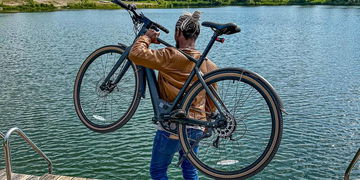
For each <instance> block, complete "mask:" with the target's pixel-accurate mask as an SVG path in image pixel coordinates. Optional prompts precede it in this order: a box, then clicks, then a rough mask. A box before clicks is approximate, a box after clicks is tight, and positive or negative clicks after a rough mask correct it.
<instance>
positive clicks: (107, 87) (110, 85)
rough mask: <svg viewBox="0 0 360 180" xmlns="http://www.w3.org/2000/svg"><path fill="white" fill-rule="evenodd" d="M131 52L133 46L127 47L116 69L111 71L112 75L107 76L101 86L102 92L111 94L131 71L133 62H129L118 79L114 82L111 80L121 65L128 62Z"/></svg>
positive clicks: (115, 66)
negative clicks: (127, 72) (129, 70)
mask: <svg viewBox="0 0 360 180" xmlns="http://www.w3.org/2000/svg"><path fill="white" fill-rule="evenodd" d="M130 50H131V46H129V47H127V48H126V49H125V51H124V53H123V54H122V55H121V56H120V58H119V60H118V61H117V62H116V64H115V65H114V67H113V68H112V69H111V71H110V73H109V74H108V75H107V76H106V78H105V79H104V81H103V82H102V83H101V85H100V89H101V90H102V91H109V92H111V91H112V90H113V89H114V87H116V84H117V83H119V82H120V80H121V78H122V77H123V76H124V74H125V73H126V71H127V70H128V69H129V67H130V65H131V62H130V61H127V62H126V64H125V66H124V67H123V68H122V70H121V72H120V73H119V75H118V77H117V78H116V79H115V81H114V82H112V81H111V80H110V78H111V77H112V76H113V75H114V74H115V72H116V71H117V70H118V68H119V67H120V65H121V64H122V63H123V62H124V61H125V60H126V58H127V57H128V55H129V52H130Z"/></svg>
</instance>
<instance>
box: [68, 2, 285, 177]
mask: <svg viewBox="0 0 360 180" xmlns="http://www.w3.org/2000/svg"><path fill="white" fill-rule="evenodd" d="M112 2H113V3H116V4H118V5H119V6H121V7H122V8H124V9H125V10H126V11H128V12H129V14H130V17H131V19H132V21H133V23H134V29H135V34H137V35H136V38H137V37H139V36H140V35H143V34H145V32H146V31H147V30H148V29H154V30H157V31H159V30H162V31H164V32H165V33H169V31H168V30H167V29H166V28H165V27H163V26H161V25H160V24H158V23H156V22H154V21H151V20H150V19H148V18H147V17H146V16H145V15H144V14H143V13H140V14H138V13H137V12H136V6H135V5H133V4H125V3H123V2H121V1H120V0H113V1H112ZM202 25H203V26H205V27H210V28H211V29H212V30H213V31H214V34H213V36H212V37H211V39H210V42H209V43H208V45H207V47H206V48H205V50H204V52H203V54H202V55H201V57H200V58H199V59H194V58H193V57H191V56H189V55H187V54H186V53H184V52H182V51H181V50H179V51H180V52H181V53H182V54H184V55H185V56H186V57H187V58H188V59H189V61H192V62H193V63H194V64H195V65H194V68H193V70H192V71H191V73H190V75H189V76H188V79H187V80H186V82H185V84H184V86H183V87H182V88H181V90H180V92H179V93H178V95H177V96H176V98H175V100H174V101H173V102H165V101H163V100H161V99H160V98H159V91H158V85H157V81H156V75H155V72H154V70H152V69H148V68H145V67H141V66H137V65H135V64H134V63H132V62H131V61H130V60H128V59H127V57H128V54H129V51H130V49H131V45H130V46H126V45H124V44H121V43H119V44H118V45H109V46H104V47H101V48H99V49H97V50H96V51H94V52H93V53H91V54H90V55H89V56H88V57H87V58H86V60H85V61H84V62H83V64H82V65H81V67H80V69H79V72H78V74H77V76H76V80H75V86H74V94H73V96H74V103H75V110H76V112H77V115H78V116H79V118H80V120H81V122H82V123H83V124H84V125H85V126H86V127H87V128H89V129H91V130H93V131H95V132H100V133H107V132H112V131H115V130H117V129H119V128H121V127H122V126H124V125H125V124H126V123H127V122H128V121H129V120H130V119H131V117H132V116H133V114H134V113H135V111H136V109H137V107H138V105H139V102H140V100H141V97H143V98H145V91H146V83H147V84H148V89H149V93H150V98H151V102H152V105H153V110H154V117H153V121H154V122H155V123H160V125H161V126H162V127H163V128H164V129H165V130H167V131H169V132H171V133H176V134H177V135H178V137H179V139H180V144H181V147H182V149H183V151H184V153H185V156H186V157H187V158H188V159H189V161H190V162H191V163H192V164H193V165H194V166H195V167H196V168H197V169H198V170H200V171H201V172H203V173H204V174H206V175H208V176H210V177H212V178H216V179H243V178H247V177H250V176H253V175H255V174H256V173H258V172H259V171H261V170H262V169H264V168H265V166H267V164H269V163H270V161H271V160H272V159H273V157H274V155H275V153H276V152H277V150H278V148H279V145H280V140H281V136H282V128H283V127H282V126H283V122H282V113H283V112H285V110H284V108H283V104H282V102H281V100H280V97H279V96H278V95H277V93H276V92H275V90H274V88H273V87H272V86H271V85H270V83H268V81H266V80H265V79H264V78H263V77H261V76H260V75H258V74H256V73H253V72H251V71H248V70H245V69H241V68H221V69H217V70H215V71H212V72H210V73H207V74H205V75H204V74H202V73H201V72H200V70H199V67H200V66H201V64H202V63H203V61H204V60H205V57H206V55H207V54H208V52H209V51H210V49H211V47H212V46H213V44H214V43H215V42H223V40H224V39H223V38H220V37H219V36H221V35H230V34H235V33H238V32H240V28H239V27H238V26H237V25H235V24H234V23H227V24H217V23H212V22H203V23H202ZM136 38H135V39H136ZM158 41H159V42H160V43H161V44H163V45H165V46H168V47H173V46H171V45H170V44H168V43H167V42H165V41H163V40H162V39H160V38H158ZM104 59H105V60H104ZM195 77H197V80H196V81H195V82H193V80H194V78H195ZM94 90H95V91H94ZM204 91H205V92H206V94H207V95H208V96H209V97H210V99H211V101H212V102H213V103H214V105H215V107H216V111H215V112H202V113H205V114H206V115H207V117H208V118H207V120H206V121H203V120H198V119H193V118H190V117H189V115H188V113H189V111H190V110H193V109H192V107H191V104H192V102H193V101H194V100H195V98H196V96H197V95H198V94H199V93H200V92H204ZM119 97H120V98H119ZM120 100H121V102H119V101H120ZM192 127H198V128H200V129H202V130H203V133H202V135H201V136H200V137H197V138H195V139H190V138H188V136H187V130H188V129H189V128H192ZM249 129H251V130H249ZM259 136H262V137H260V138H259ZM190 142H193V143H192V144H193V145H194V144H196V145H199V147H200V151H199V153H197V154H195V153H194V152H193V150H192V146H191V144H190ZM235 146H236V147H235ZM241 155H243V156H241ZM179 163H181V160H180V161H179Z"/></svg>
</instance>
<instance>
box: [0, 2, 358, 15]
mask: <svg viewBox="0 0 360 180" xmlns="http://www.w3.org/2000/svg"><path fill="white" fill-rule="evenodd" d="M14 2H16V3H14ZM41 2H43V1H41ZM131 3H135V4H136V5H137V7H138V8H181V7H217V6H229V5H233V6H263V5H267V6H277V5H360V0H158V1H154V0H147V1H131ZM60 9H120V7H119V6H118V5H115V4H113V3H111V2H110V1H109V0H106V1H104V0H102V1H99V0H74V1H72V2H71V1H70V2H69V3H66V5H62V6H59V5H54V4H51V3H39V2H36V1H34V0H24V1H20V3H19V0H16V1H15V0H0V12H37V11H54V10H60Z"/></svg>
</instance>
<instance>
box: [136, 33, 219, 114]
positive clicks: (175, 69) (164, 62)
mask: <svg viewBox="0 0 360 180" xmlns="http://www.w3.org/2000/svg"><path fill="white" fill-rule="evenodd" d="M150 43H151V39H150V38H149V37H148V36H146V35H144V36H140V37H139V38H138V39H137V40H136V42H135V43H134V45H133V47H132V49H131V51H130V54H129V59H130V60H131V61H133V62H134V63H135V64H137V65H141V66H144V67H147V68H151V69H156V70H158V71H159V74H158V84H159V91H160V92H159V93H160V98H161V99H163V100H165V101H167V102H172V101H173V100H174V99H175V97H176V95H177V94H178V92H179V91H180V89H181V87H183V85H184V83H185V81H186V79H187V78H188V76H189V75H190V72H191V71H192V69H193V67H194V65H195V64H194V63H193V62H191V61H189V60H188V59H187V58H186V57H185V56H184V55H183V54H182V53H180V52H179V51H178V50H176V49H175V48H172V47H167V48H163V49H158V50H152V49H150V48H149V46H150ZM181 50H182V51H184V52H185V53H187V54H189V55H191V56H192V57H194V58H195V59H199V58H200V56H201V54H200V52H199V51H197V50H194V49H181ZM216 68H217V67H216V65H215V64H214V63H213V62H211V61H210V60H205V61H204V62H203V64H202V65H201V67H200V70H201V72H202V73H204V74H205V73H207V72H210V71H213V70H215V69H216ZM195 81H196V78H194V80H193V82H195ZM205 96H206V94H205V91H202V92H201V93H200V94H199V95H198V96H197V97H196V99H195V101H194V102H193V103H192V106H191V109H190V112H189V116H190V117H191V118H196V119H201V120H206V114H205V111H206V112H213V111H214V110H215V107H214V105H213V103H212V102H211V100H210V99H209V97H207V96H206V97H205Z"/></svg>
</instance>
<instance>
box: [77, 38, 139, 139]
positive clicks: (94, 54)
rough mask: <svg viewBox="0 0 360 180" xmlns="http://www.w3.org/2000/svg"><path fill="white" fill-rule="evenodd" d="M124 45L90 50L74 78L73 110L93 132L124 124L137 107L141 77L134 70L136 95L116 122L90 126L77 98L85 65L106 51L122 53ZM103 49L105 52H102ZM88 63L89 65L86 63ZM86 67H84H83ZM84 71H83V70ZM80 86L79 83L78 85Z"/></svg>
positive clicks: (106, 130)
mask: <svg viewBox="0 0 360 180" xmlns="http://www.w3.org/2000/svg"><path fill="white" fill-rule="evenodd" d="M125 48H126V46H125V45H122V44H120V45H107V46H103V47H100V48H98V49H97V50H95V51H94V52H92V53H91V54H90V55H89V56H88V57H87V58H86V59H85V61H84V62H83V63H82V65H81V67H80V68H79V71H78V73H77V75H76V79H75V85H74V91H73V99H74V105H75V111H76V113H77V115H78V117H79V119H80V121H81V122H82V123H83V124H84V125H85V126H86V127H87V128H89V129H90V130H92V131H95V132H99V133H108V132H113V131H115V130H117V129H119V128H121V127H122V126H124V125H125V124H126V123H127V122H128V121H129V120H130V119H131V117H132V116H133V115H134V113H135V111H136V109H137V107H138V106H139V104H140V100H141V94H140V91H139V90H140V83H141V79H140V78H141V77H140V76H139V74H138V72H137V71H135V72H134V73H136V74H137V75H136V76H137V77H138V79H137V83H138V84H137V88H136V89H137V90H135V91H136V95H134V98H133V100H132V103H131V104H130V106H132V108H131V109H128V111H127V112H126V113H124V115H123V116H122V117H121V118H120V119H119V120H117V121H116V122H114V123H113V124H114V125H112V126H109V127H106V128H100V127H96V128H94V127H92V125H89V124H93V123H92V122H91V121H89V120H87V119H84V118H83V116H84V117H85V118H87V117H86V115H85V114H83V113H82V110H81V103H80V100H79V95H78V94H77V88H78V84H79V81H80V78H83V75H84V74H85V72H86V70H87V67H86V66H90V64H91V63H92V62H93V61H94V60H95V59H96V58H98V57H99V56H101V55H103V54H106V53H107V52H106V51H111V50H113V51H117V53H119V54H122V53H123V52H124V51H125ZM104 51H105V52H104ZM89 62H90V64H89ZM87 64H89V65H87ZM84 67H86V68H84ZM135 68H137V66H136V65H135ZM83 71H85V72H83ZM80 86H81V85H80Z"/></svg>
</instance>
